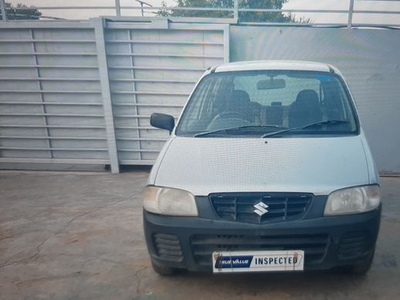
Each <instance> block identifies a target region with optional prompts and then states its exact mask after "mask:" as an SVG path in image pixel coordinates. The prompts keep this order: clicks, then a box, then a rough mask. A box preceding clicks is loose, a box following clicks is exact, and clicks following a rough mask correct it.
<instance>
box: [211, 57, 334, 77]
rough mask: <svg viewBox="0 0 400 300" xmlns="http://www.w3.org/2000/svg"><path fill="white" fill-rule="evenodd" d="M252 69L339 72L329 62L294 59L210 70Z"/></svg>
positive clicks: (233, 65) (227, 65) (264, 61)
mask: <svg viewBox="0 0 400 300" xmlns="http://www.w3.org/2000/svg"><path fill="white" fill-rule="evenodd" d="M254 70H285V71H317V72H331V73H339V71H338V70H337V69H336V68H334V67H333V66H331V65H329V64H324V63H317V62H310V61H295V60H258V61H257V60H255V61H241V62H234V63H227V64H223V65H219V66H217V67H214V68H213V69H212V72H215V73H219V72H234V71H254ZM339 74H340V73H339Z"/></svg>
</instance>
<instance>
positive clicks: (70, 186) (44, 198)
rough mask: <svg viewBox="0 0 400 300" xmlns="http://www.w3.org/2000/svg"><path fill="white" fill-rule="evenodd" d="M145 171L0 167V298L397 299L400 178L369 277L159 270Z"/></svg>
mask: <svg viewBox="0 0 400 300" xmlns="http://www.w3.org/2000/svg"><path fill="white" fill-rule="evenodd" d="M147 176H148V173H147V172H144V171H142V172H140V171H139V172H137V171H136V172H129V173H124V174H119V175H111V174H109V173H66V172H16V171H2V172H0V299H207V300H210V299H232V300H233V299H254V300H255V299H292V298H296V299H400V269H399V266H398V262H400V251H399V249H400V234H399V232H400V204H399V196H400V178H383V179H382V189H383V203H384V213H383V219H382V226H381V232H380V236H379V241H378V248H377V253H376V256H375V261H374V264H373V267H372V269H371V271H370V272H369V274H368V275H367V276H366V277H362V278H357V277H352V276H344V275H341V274H339V273H334V272H318V273H296V274H294V273H285V274H283V273H279V274H234V275H211V274H198V273H186V274H180V275H178V276H175V277H169V278H163V277H160V276H158V275H157V274H155V273H154V272H153V270H152V268H151V266H150V261H149V258H148V255H147V250H146V246H145V242H144V237H143V233H142V203H141V196H140V194H141V191H142V189H143V187H144V185H145V183H146V178H147Z"/></svg>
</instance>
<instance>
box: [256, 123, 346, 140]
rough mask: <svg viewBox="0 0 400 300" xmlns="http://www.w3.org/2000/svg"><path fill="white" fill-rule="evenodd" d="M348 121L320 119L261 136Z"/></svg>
mask: <svg viewBox="0 0 400 300" xmlns="http://www.w3.org/2000/svg"><path fill="white" fill-rule="evenodd" d="M348 123H350V122H349V121H345V120H326V121H320V122H317V123H312V124H308V125H305V126H301V127H292V128H287V129H283V130H279V131H274V132H270V133H266V134H264V135H263V136H262V137H261V138H266V137H270V136H274V135H279V134H283V133H286V132H292V131H296V130H303V129H308V128H312V127H320V126H324V125H340V124H348Z"/></svg>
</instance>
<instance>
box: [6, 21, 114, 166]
mask: <svg viewBox="0 0 400 300" xmlns="http://www.w3.org/2000/svg"><path fill="white" fill-rule="evenodd" d="M33 24H34V23H29V25H26V26H25V27H24V25H23V24H22V25H21V24H18V25H15V27H12V26H10V28H2V29H1V32H0V162H25V163H42V162H50V163H76V164H78V163H82V164H92V163H93V164H99V163H102V164H108V163H109V161H110V160H109V154H108V149H107V139H106V133H105V122H104V112H103V99H102V94H101V86H100V80H99V70H98V57H97V48H96V40H95V33H94V29H93V28H92V26H91V24H90V23H87V24H86V25H85V24H83V23H80V24H78V23H68V24H64V25H63V26H54V25H53V24H51V23H47V24H40V23H39V24H38V25H37V26H35V25H33Z"/></svg>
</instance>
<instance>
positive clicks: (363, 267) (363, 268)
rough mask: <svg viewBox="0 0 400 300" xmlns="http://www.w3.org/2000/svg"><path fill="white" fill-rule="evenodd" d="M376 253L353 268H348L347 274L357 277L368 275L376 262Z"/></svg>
mask: <svg viewBox="0 0 400 300" xmlns="http://www.w3.org/2000/svg"><path fill="white" fill-rule="evenodd" d="M374 253H375V249H374V251H373V252H372V253H371V255H370V256H369V257H368V258H367V259H366V260H365V261H363V262H361V263H358V264H355V265H352V266H347V267H345V268H344V270H345V271H346V273H348V274H352V275H356V276H363V275H366V274H367V273H368V271H369V269H371V266H372V261H373V260H374Z"/></svg>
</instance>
